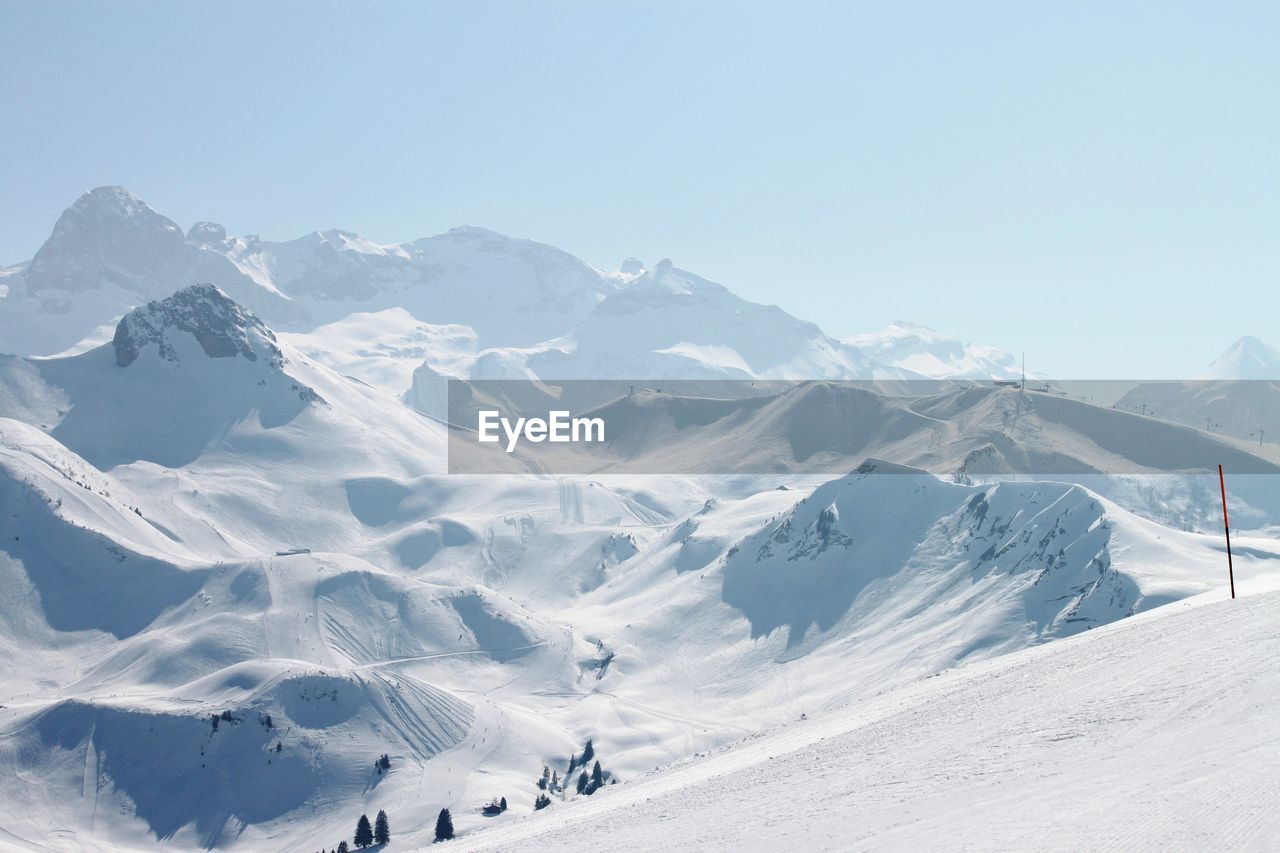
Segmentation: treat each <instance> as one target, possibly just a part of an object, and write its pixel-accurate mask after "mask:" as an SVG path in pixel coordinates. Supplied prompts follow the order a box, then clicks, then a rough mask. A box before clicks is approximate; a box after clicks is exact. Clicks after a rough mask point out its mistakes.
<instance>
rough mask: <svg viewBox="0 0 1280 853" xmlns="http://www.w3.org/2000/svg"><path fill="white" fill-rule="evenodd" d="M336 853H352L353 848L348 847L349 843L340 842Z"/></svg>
mask: <svg viewBox="0 0 1280 853" xmlns="http://www.w3.org/2000/svg"><path fill="white" fill-rule="evenodd" d="M334 853H351V848H350V847H348V846H347V842H345V841H339V842H338V849H337V850H336V851H334Z"/></svg>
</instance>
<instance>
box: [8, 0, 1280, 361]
mask: <svg viewBox="0 0 1280 853" xmlns="http://www.w3.org/2000/svg"><path fill="white" fill-rule="evenodd" d="M0 32H3V33H4V34H5V48H4V54H3V55H4V62H3V64H2V66H0V68H2V70H0V108H2V109H3V113H2V114H3V115H4V116H5V121H4V126H3V129H2V130H0V263H3V264H9V263H14V262H17V261H21V260H25V259H26V258H29V257H30V256H31V255H32V254H33V253H34V252H35V250H36V249H37V248H38V247H39V245H40V243H41V242H42V241H43V239H44V238H45V237H46V236H47V235H48V233H49V230H50V228H51V226H52V225H53V222H54V220H55V219H56V218H57V216H58V214H59V213H60V212H61V211H62V209H63V208H65V207H66V206H67V205H69V204H70V203H71V202H72V201H74V200H75V198H76V197H77V196H78V195H79V194H80V193H81V192H83V191H84V190H86V189H89V188H91V187H94V186H98V185H102V184H121V185H123V186H126V187H128V188H129V189H131V190H132V191H133V192H135V193H136V194H137V195H139V196H140V197H142V198H143V199H144V200H146V201H147V202H148V203H150V204H151V205H152V206H153V207H154V208H156V209H157V210H158V211H160V212H161V213H163V214H165V215H167V216H169V217H171V218H172V219H174V220H175V221H177V222H178V223H179V224H180V225H181V226H183V227H184V228H185V227H187V226H189V225H190V224H191V223H192V222H193V221H196V220H198V219H212V220H215V221H218V222H221V223H223V224H224V225H225V226H226V227H227V228H228V230H229V231H231V232H233V233H256V234H260V235H262V236H263V237H265V238H268V239H289V238H292V237H296V236H299V235H301V234H303V233H306V232H308V231H311V230H315V229H325V228H330V227H341V228H346V229H350V230H352V231H356V232H358V233H360V234H362V235H364V236H366V237H369V238H371V239H374V240H378V241H382V242H389V241H393V240H405V239H412V238H414V237H420V236H425V235H429V234H434V233H438V232H440V231H444V230H446V229H448V228H450V227H452V226H454V225H459V224H464V223H465V224H472V225H483V226H485V227H489V228H493V229H496V230H498V231H502V232H504V233H508V234H512V235H515V236H521V237H531V238H533V239H537V240H541V241H543V242H547V243H551V244H553V245H556V246H559V247H561V248H563V249H565V250H567V251H570V252H572V253H574V254H576V255H578V256H579V257H581V258H583V259H584V260H586V261H588V262H589V263H592V264H594V265H596V266H600V267H604V268H615V267H616V266H617V264H618V262H619V261H621V259H622V258H623V257H625V256H627V255H636V256H638V257H640V258H642V259H644V260H645V261H647V262H649V263H653V262H655V261H657V260H658V259H660V258H662V257H671V258H672V259H673V260H674V261H675V262H676V264H677V265H679V266H682V267H685V268H687V269H690V270H692V271H694V272H696V273H698V274H700V275H702V276H704V277H707V278H710V279H712V280H714V281H718V282H721V283H722V284H724V285H726V286H728V287H730V288H731V289H733V290H734V291H735V292H737V293H739V294H741V295H742V296H744V297H746V298H748V299H752V300H754V301H758V302H766V303H776V304H779V305H781V306H782V307H783V308H785V309H787V310H788V311H790V312H792V313H793V314H796V315H797V316H800V317H802V318H804V319H808V320H813V321H815V322H817V323H819V324H820V325H821V326H822V327H823V329H824V330H826V331H827V332H828V333H829V334H832V335H835V336H837V337H845V336H848V335H851V334H855V333H860V332H868V331H874V330H876V329H878V328H880V327H882V326H884V325H885V324H887V323H889V322H891V321H893V320H895V319H899V318H901V319H906V320H911V321H914V322H919V323H923V324H926V325H929V326H931V327H933V328H935V329H938V330H939V331H942V332H945V333H948V334H953V335H956V336H958V337H962V338H964V339H967V340H971V341H975V342H981V343H987V344H991V345H995V346H1000V347H1003V348H1005V349H1009V350H1011V351H1014V352H1018V351H1025V352H1026V353H1027V363H1028V368H1029V369H1034V370H1036V371H1039V372H1042V373H1048V374H1052V375H1056V376H1063V377H1066V376H1072V377H1082V378H1083V377H1116V376H1124V377H1132V378H1146V377H1152V378H1155V377H1178V376H1188V375H1191V374H1194V373H1197V372H1199V371H1200V370H1202V369H1204V367H1205V366H1206V365H1207V364H1208V363H1209V361H1211V360H1212V359H1213V358H1215V357H1216V356H1217V355H1219V354H1220V353H1221V352H1222V350H1224V349H1225V348H1226V347H1227V346H1228V345H1229V344H1231V342H1232V341H1234V340H1235V339H1236V338H1238V337H1239V336H1241V335H1244V334H1254V335H1258V336H1259V337H1262V338H1263V339H1269V340H1270V341H1271V342H1272V343H1273V344H1278V345H1280V331H1274V332H1273V331H1272V325H1273V324H1274V322H1275V317H1276V316H1277V309H1280V296H1277V292H1278V291H1280V288H1278V287H1277V285H1280V236H1278V235H1277V224H1280V156H1278V155H1277V152H1278V151H1280V98H1277V97H1276V91H1277V87H1278V84H1280V59H1278V58H1277V55H1278V52H1277V51H1276V49H1275V45H1276V38H1277V34H1278V33H1280V6H1278V5H1276V4H1274V3H1264V2H1257V3H1232V2H1225V3H1223V2H1215V3H1208V2H1204V3H1177V2H1170V3H1161V4H1153V3H1132V4H1128V3H1114V2H1107V3H1101V2H1080V3H1069V4H1030V3H1020V2H1001V3H991V2H976V3H968V4H957V3H902V4H860V3H859V4H855V3H787V4H774V5H763V4H756V3H732V4H730V3H720V2H715V3H713V2H683V3H669V2H649V3H627V2H616V3H607V2H599V0H595V1H594V2H551V3H527V2H514V0H512V2H505V3H494V2H476V3H461V2H459V3H448V4H445V3H368V4H359V3H328V2H311V3H283V2H281V3H267V4H251V3H242V2H221V3H199V4H197V3H185V2H177V3H159V2H153V3H141V2H134V3H119V2H98V3H93V4H89V3H67V2H16V0H3V2H0ZM423 319H430V318H423Z"/></svg>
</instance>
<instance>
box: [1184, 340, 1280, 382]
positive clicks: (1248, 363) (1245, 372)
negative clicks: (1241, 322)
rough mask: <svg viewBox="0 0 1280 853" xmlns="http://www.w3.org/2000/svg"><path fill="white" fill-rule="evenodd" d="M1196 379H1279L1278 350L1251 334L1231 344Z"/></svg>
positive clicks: (1279, 355) (1279, 360)
mask: <svg viewBox="0 0 1280 853" xmlns="http://www.w3.org/2000/svg"><path fill="white" fill-rule="evenodd" d="M1196 378H1197V379H1280V350H1277V349H1276V348H1275V347H1273V346H1271V345H1270V344H1267V343H1265V342H1264V341H1262V340H1259V339H1258V338H1255V337H1253V336H1252V335H1246V336H1244V337H1243V338H1241V339H1240V340H1238V341H1236V342H1235V343H1234V344H1232V345H1231V346H1230V347H1229V348H1228V349H1227V351H1226V352H1224V353H1223V354H1222V355H1221V356H1219V357H1218V359H1217V360H1216V361H1214V363H1213V364H1211V365H1209V369H1208V370H1206V371H1205V372H1204V373H1201V374H1200V375H1199V376H1197V377H1196Z"/></svg>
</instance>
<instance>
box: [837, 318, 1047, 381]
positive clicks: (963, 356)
mask: <svg viewBox="0 0 1280 853" xmlns="http://www.w3.org/2000/svg"><path fill="white" fill-rule="evenodd" d="M844 343H846V344H848V345H849V346H852V347H855V348H857V349H858V350H860V351H861V352H862V353H863V354H864V355H865V356H866V357H867V358H869V359H871V360H872V361H875V362H879V363H880V364H885V365H890V366H893V367H898V368H902V369H904V370H910V371H914V372H915V373H919V374H921V375H923V376H928V377H930V378H934V379H944V378H966V379H991V378H994V379H1011V378H1015V377H1017V376H1019V375H1021V371H1022V368H1021V365H1020V363H1019V360H1018V358H1017V357H1016V356H1015V355H1013V354H1012V353H1009V352H1005V351H1004V350H1001V349H996V348H995V347H989V346H982V345H978V344H970V343H966V342H964V341H961V340H959V339H957V338H953V337H950V336H948V335H944V334H942V333H941V332H937V331H934V330H933V329H931V328H929V327H928V326H922V325H920V324H919V323H911V322H907V321H905V320H895V321H894V322H893V323H892V324H891V325H889V326H887V327H885V328H884V329H883V330H881V331H879V332H876V333H874V334H870V335H855V336H854V337H851V338H845V339H844Z"/></svg>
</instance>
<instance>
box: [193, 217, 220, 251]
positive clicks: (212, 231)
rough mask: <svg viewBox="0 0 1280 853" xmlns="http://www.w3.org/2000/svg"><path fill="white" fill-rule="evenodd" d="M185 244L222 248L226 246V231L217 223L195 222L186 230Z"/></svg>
mask: <svg viewBox="0 0 1280 853" xmlns="http://www.w3.org/2000/svg"><path fill="white" fill-rule="evenodd" d="M187 242H188V243H192V244H194V245H197V246H212V247H217V248H222V247H225V246H226V245H227V229H226V228H223V227H222V226H221V225H219V224H218V223H217V222H197V223H196V224H195V225H192V226H191V228H189V229H188V230H187Z"/></svg>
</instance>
